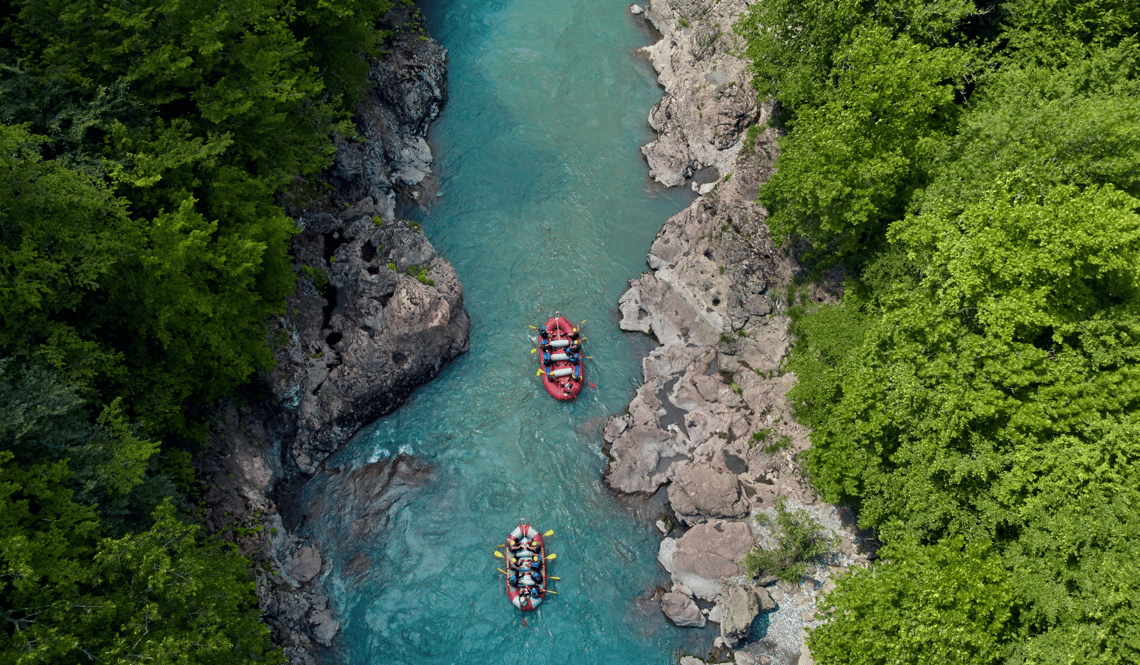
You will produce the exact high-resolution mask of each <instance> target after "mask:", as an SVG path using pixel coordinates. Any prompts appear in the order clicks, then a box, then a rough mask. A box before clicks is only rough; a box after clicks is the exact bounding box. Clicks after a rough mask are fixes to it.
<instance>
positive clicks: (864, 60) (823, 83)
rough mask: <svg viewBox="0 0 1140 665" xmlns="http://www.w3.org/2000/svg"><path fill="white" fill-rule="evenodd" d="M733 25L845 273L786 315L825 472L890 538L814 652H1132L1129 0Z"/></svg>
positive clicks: (1133, 162)
mask: <svg viewBox="0 0 1140 665" xmlns="http://www.w3.org/2000/svg"><path fill="white" fill-rule="evenodd" d="M769 26H772V27H769ZM739 30H740V31H741V33H742V34H743V35H744V36H745V38H746V39H747V40H748V43H749V47H748V54H749V56H750V57H751V58H752V67H753V72H754V74H755V76H756V79H755V82H756V86H757V88H758V89H759V90H760V91H761V93H762V94H772V95H774V96H775V97H776V98H777V99H778V100H779V101H780V102H781V104H782V105H783V106H784V122H783V125H782V129H783V131H784V132H785V136H784V137H783V138H782V139H781V142H780V149H781V153H780V156H779V158H778V159H777V162H776V175H775V176H773V177H772V178H771V179H770V180H769V181H768V182H767V183H766V184H765V185H764V186H763V187H762V189H761V192H760V197H761V201H762V202H764V203H765V204H766V205H767V206H768V207H769V208H770V218H769V219H770V224H771V225H772V227H773V229H774V231H775V232H777V233H779V234H781V235H782V236H783V237H784V238H796V237H802V238H806V239H807V240H808V241H809V242H811V243H813V244H814V246H815V249H816V252H817V256H827V255H830V256H831V259H832V260H842V261H845V262H846V263H847V265H848V266H849V268H850V269H851V274H852V277H851V278H850V279H849V281H848V283H847V285H846V289H845V295H844V297H843V301H842V302H841V303H838V304H832V305H819V306H810V307H808V308H806V309H800V310H798V311H796V312H795V323H794V329H795V332H796V335H797V340H796V344H795V348H794V350H793V353H792V355H791V357H790V359H789V363H788V368H789V369H790V370H792V371H794V372H795V373H796V375H797V378H798V384H797V385H796V387H795V388H794V389H793V391H792V393H791V397H792V399H793V401H794V402H795V404H796V410H797V416H798V418H799V419H800V420H801V422H803V423H804V424H806V425H809V426H810V427H812V428H813V432H812V435H811V438H812V448H811V450H810V452H809V456H808V461H807V464H808V467H809V470H810V475H811V478H812V479H813V481H814V482H815V483H816V486H817V487H818V489H819V490H820V491H821V492H822V493H823V494H824V496H825V497H826V498H828V499H829V500H832V501H842V502H848V503H851V504H853V505H854V506H856V507H857V508H858V511H859V515H860V522H861V524H862V525H863V526H866V527H872V528H875V529H876V530H877V532H878V534H879V536H880V538H881V539H882V540H883V541H884V542H885V543H886V545H887V546H886V547H885V548H884V549H883V551H882V552H881V554H882V562H880V563H879V564H877V565H876V566H875V567H874V568H873V569H872V570H870V571H865V572H860V573H858V574H855V575H853V576H851V577H850V578H849V579H847V580H845V581H844V582H842V583H841V584H840V585H839V587H838V588H837V590H836V591H835V592H834V593H832V594H831V595H830V596H829V598H828V601H827V602H828V603H830V604H832V605H834V606H835V608H836V610H835V614H834V615H833V617H832V619H831V620H830V622H828V623H826V624H825V625H823V626H822V627H820V628H819V629H817V630H816V631H814V633H813V634H812V638H811V646H812V652H813V654H814V655H815V657H816V662H819V663H821V664H823V665H828V664H832V663H856V662H857V663H879V662H882V663H886V662H891V663H924V662H935V661H954V662H979V663H981V662H985V663H997V662H1005V663H1011V664H1013V663H1016V664H1019V665H1020V664H1030V663H1033V664H1044V663H1062V662H1064V663H1072V662H1093V663H1126V662H1137V661H1138V660H1140V642H1138V641H1137V640H1136V637H1135V636H1136V635H1138V634H1140V631H1138V630H1137V624H1138V623H1140V593H1138V592H1140V586H1138V585H1137V582H1136V581H1135V580H1137V579H1140V577H1138V576H1137V574H1136V570H1135V568H1136V565H1137V564H1136V563H1135V562H1136V561H1137V555H1138V554H1140V552H1138V551H1137V550H1136V547H1137V546H1136V544H1135V543H1136V542H1137V539H1136V536H1135V530H1136V528H1137V523H1138V521H1137V518H1136V514H1137V511H1136V509H1137V506H1138V505H1140V504H1138V503H1137V500H1138V497H1140V467H1138V466H1137V465H1138V462H1140V458H1138V456H1137V452H1136V446H1137V445H1138V444H1140V438H1138V437H1137V429H1136V427H1137V423H1138V422H1140V389H1138V388H1137V387H1138V386H1140V269H1138V268H1137V266H1138V265H1140V262H1138V258H1140V192H1138V191H1137V185H1138V183H1137V175H1136V174H1137V173H1138V172H1140V171H1138V168H1137V167H1138V166H1140V157H1138V155H1140V150H1138V149H1137V148H1138V147H1140V146H1138V145H1137V140H1138V137H1140V133H1138V131H1137V130H1138V128H1140V127H1138V124H1137V123H1138V119H1140V106H1137V100H1138V99H1140V96H1138V95H1137V92H1138V90H1137V86H1138V85H1140V9H1138V6H1137V5H1136V4H1135V3H1131V2H1125V1H1119V2H1117V1H1114V0H1107V1H1104V2H1101V1H1100V0H1088V1H1081V0H1022V1H1018V2H952V1H951V2H936V3H933V4H931V3H914V2H909V1H907V0H894V1H887V0H884V1H875V0H867V1H865V2H851V1H849V0H811V1H808V0H804V1H800V0H777V1H775V2H765V3H757V4H756V5H753V6H752V9H751V13H750V14H749V15H748V16H747V17H745V18H744V19H743V20H742V22H741V24H740V26H739ZM861 53H864V54H865V55H863V56H861V55H860V54H861Z"/></svg>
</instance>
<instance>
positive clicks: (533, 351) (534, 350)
mask: <svg viewBox="0 0 1140 665" xmlns="http://www.w3.org/2000/svg"><path fill="white" fill-rule="evenodd" d="M537 351H538V349H531V350H530V352H531V353H536V352H537Z"/></svg>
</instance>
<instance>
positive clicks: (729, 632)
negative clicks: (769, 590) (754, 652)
mask: <svg viewBox="0 0 1140 665" xmlns="http://www.w3.org/2000/svg"><path fill="white" fill-rule="evenodd" d="M718 605H719V606H720V636H721V637H722V638H724V642H725V644H727V645H728V646H729V647H731V648H733V649H735V648H736V647H738V646H740V645H741V644H743V643H744V642H745V640H747V639H748V635H749V633H750V632H751V631H752V621H753V620H754V619H755V618H756V615H757V614H759V613H760V602H759V600H758V599H757V597H756V593H755V592H754V591H753V590H752V587H743V586H730V587H728V588H726V589H725V590H724V594H723V595H722V596H721V597H720V602H719V603H718Z"/></svg>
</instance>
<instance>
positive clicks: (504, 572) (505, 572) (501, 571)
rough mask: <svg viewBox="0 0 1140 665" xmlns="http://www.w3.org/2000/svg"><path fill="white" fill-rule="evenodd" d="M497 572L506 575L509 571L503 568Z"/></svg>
mask: <svg viewBox="0 0 1140 665" xmlns="http://www.w3.org/2000/svg"><path fill="white" fill-rule="evenodd" d="M495 570H497V571H499V572H500V573H502V574H504V575H506V574H507V571H505V570H503V569H502V568H496V569H495Z"/></svg>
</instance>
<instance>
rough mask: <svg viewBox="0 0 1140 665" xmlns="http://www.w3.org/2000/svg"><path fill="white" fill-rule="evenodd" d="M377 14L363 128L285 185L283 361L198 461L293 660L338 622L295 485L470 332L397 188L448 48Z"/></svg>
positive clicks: (456, 291) (212, 517)
mask: <svg viewBox="0 0 1140 665" xmlns="http://www.w3.org/2000/svg"><path fill="white" fill-rule="evenodd" d="M378 27H379V28H381V29H389V30H391V31H392V32H393V36H392V37H391V38H390V39H389V41H388V42H386V43H385V46H384V51H385V52H384V55H383V56H382V57H380V58H372V59H371V63H370V65H371V68H370V72H369V79H370V81H371V82H372V83H373V84H374V87H373V88H372V89H371V90H370V91H368V92H367V94H366V95H365V97H364V99H363V100H362V101H361V102H360V103H359V104H358V106H357V114H356V117H355V118H354V122H355V124H356V127H357V132H358V137H357V138H355V139H345V138H337V139H336V144H337V153H336V157H335V162H334V163H333V165H332V166H331V167H330V168H329V169H328V170H327V171H326V173H325V180H326V182H327V185H326V184H320V183H306V185H307V186H306V187H302V188H299V192H293V193H290V194H287V195H286V196H287V198H286V201H285V203H286V209H287V211H290V213H291V214H293V215H294V217H295V219H296V221H297V226H298V229H299V233H298V235H297V236H296V237H295V238H294V239H293V259H294V269H295V272H296V274H297V282H298V285H297V289H296V292H295V293H294V294H293V295H292V296H290V297H289V298H288V300H287V302H286V304H285V312H284V314H283V315H282V316H281V317H279V318H278V319H277V320H276V321H273V322H271V323H270V324H269V325H268V326H267V328H268V329H267V334H268V336H269V341H270V344H272V345H273V346H274V348H276V363H275V366H274V368H273V369H272V370H271V371H270V372H268V373H266V374H264V375H262V376H259V377H258V378H257V379H256V380H255V381H254V382H253V383H252V384H251V385H250V386H248V387H247V390H246V392H245V394H242V395H239V396H238V397H236V398H234V399H231V400H226V401H224V402H223V403H221V404H219V405H217V407H216V408H214V409H213V411H212V413H211V414H210V423H211V431H210V439H209V442H208V445H207V446H206V448H205V452H204V454H202V455H201V456H200V457H199V459H198V460H197V462H196V467H197V469H198V472H199V478H200V479H201V482H202V485H203V488H202V492H201V495H200V497H199V498H198V503H199V505H200V506H202V507H203V510H204V515H205V520H206V524H207V527H208V528H209V529H210V530H211V531H212V532H214V533H216V534H219V535H221V536H222V537H225V538H227V539H230V540H232V541H234V542H235V543H237V545H238V546H239V548H240V550H241V552H242V553H243V554H244V555H246V556H249V557H251V558H252V560H253V561H254V563H255V565H256V567H255V578H256V585H257V595H258V600H259V605H260V608H261V611H262V615H263V617H264V619H265V621H266V622H267V623H268V624H269V625H270V627H271V628H272V629H273V631H274V635H275V639H276V640H277V642H278V644H280V645H281V646H282V647H283V648H284V650H285V655H286V657H287V658H288V660H289V662H291V663H295V664H305V665H312V664H313V663H315V662H316V656H315V654H316V653H317V650H318V649H319V648H321V647H328V646H329V645H330V644H331V642H332V639H333V638H334V637H335V636H336V634H337V633H338V631H339V629H340V623H339V622H338V621H337V619H336V618H335V616H334V614H333V612H332V609H331V608H330V606H329V599H328V597H327V596H325V595H324V594H323V592H322V587H321V580H322V576H323V574H325V573H327V572H328V571H327V566H326V565H325V563H324V560H323V557H322V555H321V552H320V550H319V548H318V547H317V546H316V545H315V544H313V543H310V542H306V541H305V540H303V539H302V538H299V537H298V536H296V535H295V534H294V533H293V532H292V530H293V529H294V528H295V526H296V525H295V524H294V522H295V519H294V518H293V517H292V513H293V512H294V509H295V507H296V506H295V504H296V500H297V497H298V492H299V488H300V486H301V485H303V483H304V482H305V480H306V479H307V478H308V477H311V476H312V475H313V474H314V473H316V472H317V471H318V470H319V469H320V468H321V465H322V463H323V462H324V460H325V459H326V458H327V457H328V456H329V455H331V454H332V453H333V452H335V451H336V449H337V448H338V447H339V446H340V445H341V444H343V443H344V442H345V441H347V440H348V439H349V438H351V437H352V436H353V435H354V434H355V433H356V432H357V431H358V430H359V429H360V428H361V427H363V426H364V425H366V424H368V423H370V422H373V421H375V420H376V419H378V418H380V417H381V416H383V415H386V414H387V413H390V412H391V411H393V410H394V409H396V408H397V407H398V406H399V405H400V403H402V402H403V401H404V399H406V398H407V397H408V395H409V394H410V393H411V392H412V391H413V390H414V389H415V388H416V387H417V386H419V385H422V384H423V383H426V382H427V381H430V380H431V379H432V378H434V377H435V376H436V375H437V374H438V373H439V372H440V370H441V369H442V367H443V366H444V365H445V364H446V363H447V362H448V361H450V360H452V359H454V358H455V357H457V356H458V355H459V354H462V353H464V352H465V351H466V350H467V346H468V339H469V329H470V319H469V316H468V314H467V312H466V310H465V309H464V305H463V286H462V284H460V283H459V280H458V279H457V278H456V275H455V271H454V270H453V269H452V267H451V264H450V263H449V262H448V261H447V260H446V259H445V258H444V257H442V256H441V255H440V254H439V253H438V252H436V251H435V249H434V248H433V247H432V245H431V243H430V242H429V241H428V240H427V238H426V237H425V236H424V234H423V232H422V231H421V230H420V229H419V227H418V226H417V225H416V224H414V223H410V222H407V221H404V220H401V219H399V218H398V217H397V215H396V206H397V203H398V202H404V203H414V202H415V201H417V200H418V199H419V198H420V197H421V196H422V195H423V194H424V192H427V194H428V195H430V194H431V192H432V191H433V190H434V184H433V178H432V175H431V170H430V163H431V159H432V157H431V150H430V149H429V147H428V145H427V142H426V141H425V136H426V134H427V130H428V126H429V125H430V123H431V122H432V121H433V120H434V119H435V118H436V117H437V116H438V115H439V112H440V109H441V108H442V106H443V104H444V103H445V102H446V99H447V52H446V50H445V49H444V48H443V47H442V46H441V45H440V44H439V43H437V42H435V41H434V40H432V39H430V38H428V37H427V36H426V26H425V24H424V21H423V17H422V14H420V12H419V10H417V9H416V8H415V7H414V6H406V5H402V4H401V5H400V6H398V7H397V8H395V9H393V10H392V12H391V13H389V15H388V16H386V17H385V19H384V25H381V26H378ZM342 201H343V202H345V203H341V202H342Z"/></svg>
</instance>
